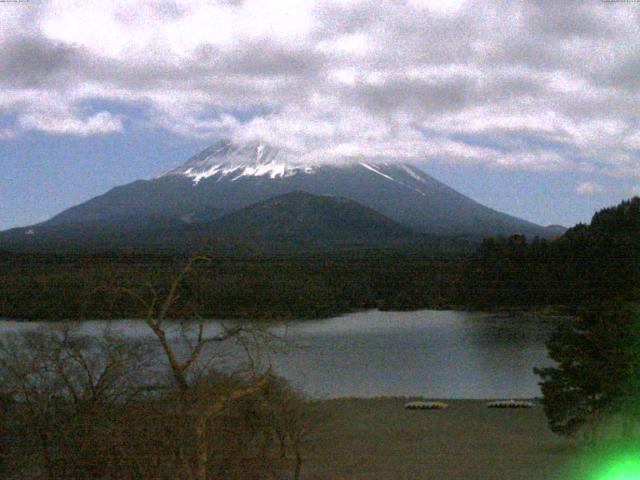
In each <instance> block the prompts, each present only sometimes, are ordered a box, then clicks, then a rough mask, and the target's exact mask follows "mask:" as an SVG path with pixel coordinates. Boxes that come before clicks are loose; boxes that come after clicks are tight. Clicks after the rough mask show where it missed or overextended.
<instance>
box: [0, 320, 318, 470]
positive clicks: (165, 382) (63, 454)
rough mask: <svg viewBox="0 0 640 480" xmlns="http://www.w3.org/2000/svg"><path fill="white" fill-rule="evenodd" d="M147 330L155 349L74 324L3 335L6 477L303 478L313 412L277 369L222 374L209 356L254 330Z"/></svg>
mask: <svg viewBox="0 0 640 480" xmlns="http://www.w3.org/2000/svg"><path fill="white" fill-rule="evenodd" d="M147 326H148V327H149V328H151V329H152V330H153V332H154V334H155V337H156V340H155V341H154V342H145V343H142V342H137V341H132V340H131V339H127V338H124V337H121V336H119V335H117V334H115V333H113V332H109V331H108V330H107V331H105V332H104V333H103V334H102V335H101V336H94V337H86V336H83V335H80V334H79V333H78V332H77V331H75V330H73V329H70V328H69V327H68V324H67V325H66V326H62V325H60V326H59V327H58V326H56V325H53V324H52V325H51V326H49V327H48V328H42V329H40V330H38V331H31V332H28V333H24V334H21V335H15V336H12V337H9V338H4V339H2V341H1V342H0V389H1V391H2V395H1V396H0V400H1V403H0V409H1V410H0V411H1V414H2V415H1V416H0V478H3V479H21V480H22V479H46V480H58V479H59V480H62V479H65V480H68V479H73V480H85V479H86V480H90V479H91V480H93V479H105V480H108V479H113V480H116V479H117V480H134V479H135V480H140V479H157V480H160V479H167V480H169V479H171V480H174V479H181V480H212V479H220V480H223V479H224V480H233V479H238V480H251V479H266V478H281V479H295V480H297V479H298V478H300V475H301V472H302V468H303V461H304V459H305V449H306V442H307V441H308V436H309V434H310V432H312V428H313V427H314V425H315V416H314V415H315V414H314V411H313V408H312V407H310V406H309V404H308V403H307V402H306V401H305V400H304V398H303V397H302V396H301V395H300V394H298V393H297V392H295V391H294V390H292V389H291V388H290V387H289V385H288V384H287V382H286V381H285V380H283V379H281V378H279V377H277V376H275V375H273V374H271V373H270V372H269V371H268V370H266V371H264V370H263V371H258V370H256V369H255V368H250V367H249V366H248V367H247V368H246V369H243V370H238V371H234V372H233V373H232V374H229V373H227V374H222V373H220V371H219V370H218V369H217V367H218V364H216V362H215V360H216V357H215V356H214V355H213V353H212V351H211V349H209V347H213V346H214V345H215V344H218V343H220V342H226V341H243V339H244V340H246V339H247V338H248V337H246V338H245V335H247V334H248V333H249V332H248V331H241V330H240V329H235V330H227V331H225V332H224V333H221V334H220V335H218V336H215V337H204V336H203V335H202V331H200V330H199V329H198V328H199V327H198V326H197V325H194V324H188V325H187V324H183V325H182V327H183V328H182V329H181V335H180V336H179V337H174V336H171V335H170V334H169V329H167V328H166V326H165V325H164V324H163V323H162V322H161V321H159V320H150V319H148V322H147ZM255 334H256V332H252V335H251V337H252V338H255ZM218 363H219V362H218ZM251 367H254V365H253V364H251Z"/></svg>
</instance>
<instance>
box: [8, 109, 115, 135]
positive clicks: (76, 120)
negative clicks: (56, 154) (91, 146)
mask: <svg viewBox="0 0 640 480" xmlns="http://www.w3.org/2000/svg"><path fill="white" fill-rule="evenodd" d="M18 122H19V124H20V126H21V127H22V128H23V129H25V130H38V131H41V132H47V133H51V134H55V135H79V136H88V135H102V134H107V133H116V132H122V131H123V126H122V121H121V119H120V118H118V117H115V116H113V115H112V114H111V113H109V112H98V113H96V114H95V115H91V116H87V117H85V118H82V117H77V116H74V115H73V114H72V113H71V112H56V113H51V112H29V113H25V114H22V115H20V116H19V117H18Z"/></svg>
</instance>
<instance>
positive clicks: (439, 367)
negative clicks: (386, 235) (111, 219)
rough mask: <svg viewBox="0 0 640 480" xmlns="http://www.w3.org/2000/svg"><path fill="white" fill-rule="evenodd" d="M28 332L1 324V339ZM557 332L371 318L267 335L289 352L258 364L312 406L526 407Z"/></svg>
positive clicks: (521, 323)
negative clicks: (386, 399) (417, 399)
mask: <svg viewBox="0 0 640 480" xmlns="http://www.w3.org/2000/svg"><path fill="white" fill-rule="evenodd" d="M33 325H37V324H28V323H19V322H13V321H4V322H2V323H0V334H3V333H6V332H9V331H16V330H19V329H23V328H32V327H33ZM104 325H105V322H99V321H95V322H85V323H84V324H83V325H82V327H81V328H82V329H83V331H86V332H87V333H94V332H98V331H100V330H101V329H102V328H104ZM111 325H112V326H113V328H114V329H115V330H119V331H121V332H123V333H125V334H127V335H130V336H132V337H140V336H146V335H147V333H148V332H147V330H146V327H145V326H144V325H143V324H142V323H141V322H139V321H130V320H120V321H114V322H111ZM553 325H554V323H553V321H552V320H544V319H540V318H537V319H536V318H531V317H522V316H512V315H496V314H487V313H477V312H459V311H432V310H421V311H415V312H379V311H375V310H372V311H367V312H359V313H353V314H348V315H343V316H340V317H336V318H331V319H326V320H314V321H300V322H291V323H289V324H288V325H287V326H286V327H283V326H278V327H273V328H272V329H271V330H272V331H273V332H275V333H276V334H278V335H280V336H282V337H284V339H285V341H284V342H283V343H284V345H285V346H286V348H278V349H277V350H276V351H275V352H272V353H270V354H269V355H268V356H265V355H263V356H262V358H268V359H269V361H270V362H271V364H272V365H273V368H274V369H275V371H276V373H278V374H280V375H282V376H284V377H286V378H287V379H289V380H290V381H291V382H292V383H293V384H295V385H296V386H297V387H299V388H300V389H302V390H303V391H304V392H306V393H307V394H308V395H310V396H312V397H317V398H330V397H374V396H424V397H431V398H473V399H489V398H511V397H514V398H518V397H520V398H530V397H535V396H539V395H540V389H539V387H538V384H537V383H538V378H537V377H536V375H534V373H533V367H535V366H547V365H550V364H551V361H550V359H549V358H548V357H547V354H546V350H545V346H544V342H545V340H546V338H548V336H549V334H550V332H551V331H552V329H553ZM207 328H208V331H210V332H215V331H219V329H220V324H219V323H218V322H215V321H210V322H208V325H207ZM226 353H227V354H229V351H226ZM224 358H228V357H224ZM227 362H228V363H233V362H234V360H227Z"/></svg>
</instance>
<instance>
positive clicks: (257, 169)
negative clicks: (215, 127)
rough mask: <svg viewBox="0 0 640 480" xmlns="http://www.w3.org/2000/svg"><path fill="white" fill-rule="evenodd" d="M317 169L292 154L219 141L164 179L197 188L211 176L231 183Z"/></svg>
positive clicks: (265, 146) (257, 144)
mask: <svg viewBox="0 0 640 480" xmlns="http://www.w3.org/2000/svg"><path fill="white" fill-rule="evenodd" d="M316 167H317V166H316V165H311V164H308V163H307V164H304V163H302V162H301V161H300V159H299V157H297V156H295V155H294V154H293V153H292V152H288V151H286V150H282V149H278V148H274V147H272V146H270V145H268V144H266V143H262V142H250V143H247V144H243V145H237V144H234V143H232V142H230V141H228V140H221V141H219V142H218V143H216V144H214V145H212V146H211V147H209V148H207V149H206V150H204V151H203V152H201V153H199V154H198V155H195V156H194V157H191V158H190V159H189V160H187V162H186V163H184V164H183V165H181V166H180V167H178V168H176V169H174V170H171V171H170V172H169V173H167V174H166V175H167V176H168V175H182V176H186V177H190V178H192V179H193V183H194V184H198V183H199V182H200V181H201V180H203V179H206V178H210V177H214V176H217V180H221V179H222V178H225V177H231V181H236V180H238V179H240V178H242V177H262V176H267V177H269V178H272V179H273V178H285V177H290V176H292V175H296V174H297V173H300V172H304V173H306V174H311V173H314V172H315V169H316Z"/></svg>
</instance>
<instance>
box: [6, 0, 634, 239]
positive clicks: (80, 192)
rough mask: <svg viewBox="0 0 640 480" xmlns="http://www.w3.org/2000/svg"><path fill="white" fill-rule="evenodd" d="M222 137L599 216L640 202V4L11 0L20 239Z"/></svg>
mask: <svg viewBox="0 0 640 480" xmlns="http://www.w3.org/2000/svg"><path fill="white" fill-rule="evenodd" d="M221 137H231V138H233V139H236V140H240V141H241V140H255V139H262V140H264V141H267V142H270V143H272V144H274V145H281V146H284V147H287V148H290V149H293V150H296V151H298V152H300V153H301V154H304V155H308V156H311V157H314V158H335V157H345V156H346V157H353V158H359V157H361V156H366V157H379V158H385V159H398V160H401V161H409V162H413V163H415V164H417V165H418V166H420V167H422V168H423V169H424V170H425V171H427V172H428V173H431V174H432V175H434V176H435V177H436V178H438V179H440V180H442V181H444V182H445V183H447V184H449V185H451V186H452V187H454V188H456V189H458V190H459V191H461V192H462V193H465V194H467V195H469V196H471V197H472V198H474V199H476V200H478V201H480V202H482V203H485V204H487V205H489V206H491V207H494V208H497V209H499V210H502V211H505V212H508V213H511V214H514V215H518V216H521V217H524V218H526V219H528V220H532V221H535V222H538V223H542V224H550V223H562V224H565V225H571V224H573V223H575V222H577V221H586V220H588V219H589V218H590V216H591V214H592V213H593V211H594V210H595V209H597V208H600V207H603V206H607V205H611V204H614V203H616V202H618V201H619V200H621V199H623V198H626V197H630V196H631V195H633V194H634V193H635V194H640V2H633V1H617V2H616V1H600V0H594V1H590V0H580V1H575V2H574V1H572V0H523V1H520V0H505V1H503V0H491V1H487V0H482V1H480V0H373V1H358V0H340V1H338V0H332V1H327V0H317V1H316V0H313V1H312V0H274V1H269V0H229V1H226V2H225V1H219V2H216V1H212V0H209V1H204V0H184V1H183V0H177V1H163V0H158V1H151V0H149V1H135V0H127V1H118V0H110V1H108V2H107V1H104V0H95V1H94V0H81V1H73V0H62V1H46V0H31V1H24V2H23V3H0V179H1V180H0V229H5V228H10V227H13V226H19V225H26V224H30V223H33V222H36V221H41V220H44V219H46V218H48V217H49V216H51V215H53V214H55V213H57V212H59V211H60V210H62V209H63V208H66V207H69V206H71V205H73V204H76V203H79V202H81V201H83V200H86V199H88V198H90V197H92V196H95V195H98V194H100V193H103V192H105V191H106V190H108V189H109V188H111V187H113V186H115V185H118V184H122V183H125V182H129V181H133V180H135V179H138V178H151V177H154V176H156V175H158V174H160V173H162V172H164V171H166V170H168V169H170V168H172V167H174V166H176V165H177V164H179V163H181V162H182V161H184V160H185V159H186V158H187V157H189V156H190V155H192V154H194V153H196V152H197V151H199V150H200V149H202V148H204V147H206V146H207V145H208V144H210V143H212V142H213V141H215V140H216V139H219V138H221Z"/></svg>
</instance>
